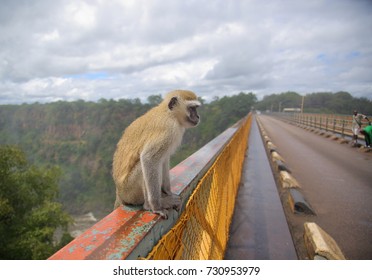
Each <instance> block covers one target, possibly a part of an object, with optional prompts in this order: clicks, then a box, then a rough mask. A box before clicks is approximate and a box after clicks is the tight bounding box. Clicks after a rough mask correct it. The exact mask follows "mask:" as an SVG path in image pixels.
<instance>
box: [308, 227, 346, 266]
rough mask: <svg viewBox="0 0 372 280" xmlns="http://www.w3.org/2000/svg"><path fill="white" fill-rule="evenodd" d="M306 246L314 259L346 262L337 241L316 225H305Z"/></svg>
mask: <svg viewBox="0 0 372 280" xmlns="http://www.w3.org/2000/svg"><path fill="white" fill-rule="evenodd" d="M304 228H305V233H304V239H305V245H306V248H307V251H308V253H309V257H310V258H312V259H325V260H345V256H344V254H343V253H342V251H341V249H340V248H339V247H338V245H337V243H336V241H335V240H334V239H333V238H332V237H331V236H330V235H329V234H328V233H326V232H325V231H324V230H323V229H322V228H321V227H319V226H318V225H317V224H315V223H305V224H304Z"/></svg>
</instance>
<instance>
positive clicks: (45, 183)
mask: <svg viewBox="0 0 372 280" xmlns="http://www.w3.org/2000/svg"><path fill="white" fill-rule="evenodd" d="M59 177H60V171H59V169H58V168H56V167H54V168H48V169H47V168H37V167H36V166H34V165H30V164H29V163H28V162H27V160H26V157H25V154H24V153H23V152H22V151H21V150H20V149H18V148H15V147H10V146H0V259H45V258H47V257H49V256H50V255H51V254H53V253H54V252H55V251H56V250H57V249H59V248H60V247H61V246H62V245H64V244H61V243H60V242H59V243H58V242H55V238H54V234H55V232H56V229H57V228H62V229H63V232H64V234H63V238H62V239H63V240H64V242H65V243H66V242H68V241H70V240H71V238H69V236H68V235H67V234H66V229H67V224H68V222H69V221H70V218H69V216H68V215H67V214H66V213H64V212H63V210H62V206H61V204H60V203H58V202H56V199H57V194H58V178H59Z"/></svg>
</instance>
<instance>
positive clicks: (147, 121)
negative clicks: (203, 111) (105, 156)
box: [113, 90, 200, 216]
mask: <svg viewBox="0 0 372 280" xmlns="http://www.w3.org/2000/svg"><path fill="white" fill-rule="evenodd" d="M173 101H176V103H174V102H173ZM172 102H173V103H172ZM174 104H176V105H174ZM190 104H191V105H190ZM173 105H174V107H173ZM199 105H200V103H199V102H198V101H197V96H196V95H195V94H194V93H193V92H191V91H185V90H176V91H172V92H170V93H168V94H167V95H166V97H165V98H164V100H163V101H162V102H161V103H160V104H159V105H158V106H156V107H154V108H152V109H151V110H150V111H148V112H147V113H145V114H144V115H143V116H141V117H139V118H138V119H136V120H135V121H134V122H133V123H132V124H130V125H129V126H128V127H127V128H126V130H125V131H124V133H123V136H122V138H121V139H120V141H119V143H118V144H117V149H116V151H115V154H114V160H113V178H114V182H115V185H116V201H115V206H114V207H115V208H117V207H119V206H120V205H121V204H123V203H124V204H144V208H145V209H151V210H152V211H153V212H155V213H159V214H160V215H162V216H166V211H165V212H164V209H166V208H170V207H173V206H175V204H179V203H180V199H179V198H178V197H176V196H174V195H172V193H171V192H170V182H169V157H170V155H171V154H173V153H174V152H175V150H176V149H177V147H178V146H179V145H180V144H181V141H182V136H183V134H184V132H185V129H186V128H188V127H193V126H195V125H197V123H198V121H199V116H198V115H197V114H196V116H197V120H196V124H195V123H190V121H188V120H190V116H191V114H190V113H189V111H188V110H189V109H188V108H189V107H188V106H190V107H192V106H194V107H197V106H199ZM195 112H196V111H195ZM192 117H193V116H192ZM194 119H195V117H194ZM194 119H193V120H192V121H195V120H194ZM161 190H163V192H164V193H165V194H166V195H167V196H168V198H167V199H164V198H162V197H161V196H162V195H161ZM146 198H147V199H146ZM160 200H161V201H160Z"/></svg>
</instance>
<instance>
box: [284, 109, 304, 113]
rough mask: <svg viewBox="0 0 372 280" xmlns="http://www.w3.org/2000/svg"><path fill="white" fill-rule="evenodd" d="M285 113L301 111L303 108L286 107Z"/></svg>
mask: <svg viewBox="0 0 372 280" xmlns="http://www.w3.org/2000/svg"><path fill="white" fill-rule="evenodd" d="M283 112H284V113H301V108H284V109H283Z"/></svg>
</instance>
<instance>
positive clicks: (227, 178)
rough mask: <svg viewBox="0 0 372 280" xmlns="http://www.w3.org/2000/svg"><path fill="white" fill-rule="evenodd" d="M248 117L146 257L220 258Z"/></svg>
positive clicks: (242, 152) (243, 152)
mask: <svg viewBox="0 0 372 280" xmlns="http://www.w3.org/2000/svg"><path fill="white" fill-rule="evenodd" d="M251 119H252V116H251V114H249V115H248V116H247V117H246V118H245V119H243V120H242V122H243V123H242V125H241V126H240V127H239V129H238V130H237V132H236V133H235V134H234V136H233V137H232V138H231V139H230V141H229V143H228V144H227V145H226V146H225V147H224V149H223V150H222V152H221V154H220V155H219V156H218V157H217V159H216V161H215V162H214V163H213V165H212V166H211V167H210V169H209V170H208V171H207V172H206V174H205V175H204V176H203V178H202V179H201V180H200V182H199V183H198V185H197V186H196V188H195V190H194V192H193V193H192V194H191V196H190V198H189V200H188V202H187V204H186V207H185V211H184V212H183V213H182V215H181V217H180V219H179V220H178V222H177V223H176V224H175V225H174V226H173V228H172V229H171V230H170V231H169V232H168V233H167V234H166V235H164V236H163V237H162V239H161V240H160V241H159V242H158V244H157V245H156V246H155V247H154V248H153V250H152V251H151V252H150V253H149V255H148V256H147V257H146V259H159V260H173V259H178V260H179V259H181V260H218V259H223V257H224V254H225V250H226V245H227V241H228V238H229V228H230V223H231V219H232V215H233V212H234V206H235V197H236V193H237V190H238V186H239V183H240V178H241V173H242V168H243V161H244V155H245V151H246V149H247V142H248V136H249V132H250V127H251V121H252V120H251Z"/></svg>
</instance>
